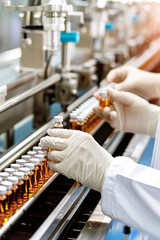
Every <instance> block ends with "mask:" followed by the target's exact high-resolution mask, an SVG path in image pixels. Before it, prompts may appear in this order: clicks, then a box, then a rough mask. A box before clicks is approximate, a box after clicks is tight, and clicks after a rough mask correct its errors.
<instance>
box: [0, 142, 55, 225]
mask: <svg viewBox="0 0 160 240" xmlns="http://www.w3.org/2000/svg"><path fill="white" fill-rule="evenodd" d="M52 175H53V171H51V170H50V169H49V168H48V167H47V152H46V151H45V150H43V149H42V148H41V147H39V146H35V147H33V150H32V151H28V152H27V154H26V155H22V157H21V159H17V160H16V163H13V164H11V165H10V167H9V168H5V169H4V172H0V226H2V225H4V224H5V223H6V222H7V221H8V220H9V219H10V217H11V216H12V215H13V214H14V213H15V212H16V211H17V210H18V209H19V208H20V207H21V206H22V205H23V204H24V203H25V202H26V201H27V200H28V199H30V198H31V197H32V195H33V194H34V193H35V192H36V191H37V190H38V189H39V188H40V187H42V185H43V184H44V183H45V182H46V181H47V180H48V179H49V178H50V177H51V176H52Z"/></svg>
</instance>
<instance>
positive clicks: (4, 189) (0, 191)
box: [0, 186, 7, 195]
mask: <svg viewBox="0 0 160 240" xmlns="http://www.w3.org/2000/svg"><path fill="white" fill-rule="evenodd" d="M6 191H7V188H6V187H5V186H0V194H1V195H3V194H6Z"/></svg>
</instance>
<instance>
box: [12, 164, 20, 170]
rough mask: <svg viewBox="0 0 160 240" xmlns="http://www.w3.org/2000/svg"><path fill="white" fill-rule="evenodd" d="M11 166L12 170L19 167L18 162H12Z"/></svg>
mask: <svg viewBox="0 0 160 240" xmlns="http://www.w3.org/2000/svg"><path fill="white" fill-rule="evenodd" d="M11 168H13V169H14V170H18V169H19V168H20V164H18V163H12V164H11Z"/></svg>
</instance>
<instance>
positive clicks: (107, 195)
mask: <svg viewBox="0 0 160 240" xmlns="http://www.w3.org/2000/svg"><path fill="white" fill-rule="evenodd" d="M131 164H135V163H134V162H133V161H132V160H131V159H130V158H127V157H116V158H115V159H114V160H113V161H112V162H111V165H110V167H109V169H108V170H107V172H106V175H105V180H104V184H103V186H102V192H101V195H102V198H101V208H102V211H103V213H104V214H105V215H107V216H109V217H111V218H112V219H114V218H116V216H115V214H114V207H115V202H114V201H115V197H114V196H115V191H116V182H117V176H118V174H119V173H122V172H123V171H125V170H126V171H127V169H129V168H130V165H131Z"/></svg>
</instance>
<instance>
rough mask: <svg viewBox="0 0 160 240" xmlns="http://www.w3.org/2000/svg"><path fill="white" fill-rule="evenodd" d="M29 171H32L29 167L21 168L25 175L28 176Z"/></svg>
mask: <svg viewBox="0 0 160 240" xmlns="http://www.w3.org/2000/svg"><path fill="white" fill-rule="evenodd" d="M29 171H30V169H29V168H28V167H23V168H21V172H23V173H24V175H28V173H29Z"/></svg>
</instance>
